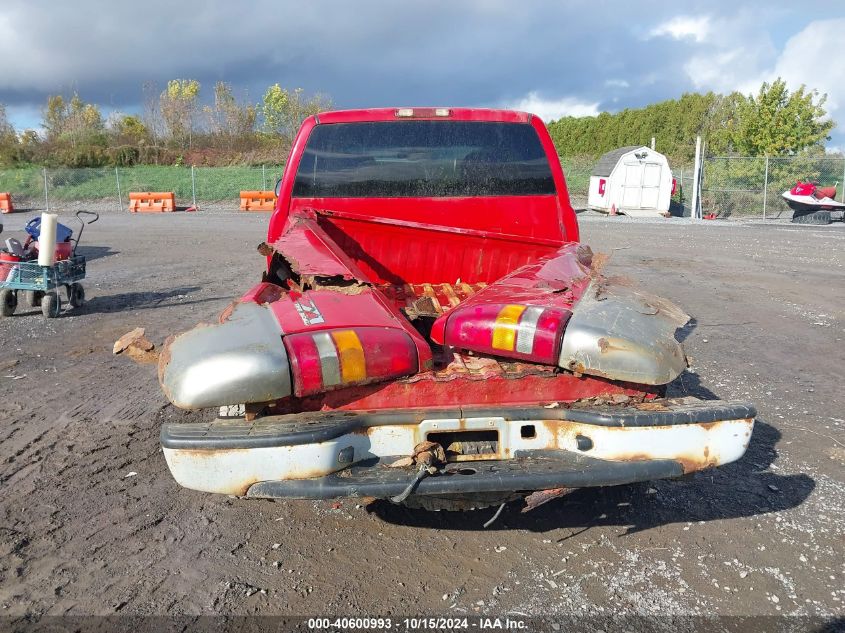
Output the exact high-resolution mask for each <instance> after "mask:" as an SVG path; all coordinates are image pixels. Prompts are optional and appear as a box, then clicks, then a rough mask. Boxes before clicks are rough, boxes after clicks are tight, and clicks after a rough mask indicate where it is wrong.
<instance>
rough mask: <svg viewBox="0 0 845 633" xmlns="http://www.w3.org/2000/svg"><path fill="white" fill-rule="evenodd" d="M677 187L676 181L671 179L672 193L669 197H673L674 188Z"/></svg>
mask: <svg viewBox="0 0 845 633" xmlns="http://www.w3.org/2000/svg"><path fill="white" fill-rule="evenodd" d="M677 186H678V181H677V180H675V179H674V178H672V193H671V194H669V195H672V196H674V195H675V188H676V187H677Z"/></svg>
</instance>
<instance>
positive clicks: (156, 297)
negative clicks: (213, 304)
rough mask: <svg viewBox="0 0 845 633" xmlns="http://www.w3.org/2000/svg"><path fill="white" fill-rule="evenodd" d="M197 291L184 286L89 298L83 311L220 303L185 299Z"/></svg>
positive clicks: (217, 298) (101, 311)
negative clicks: (181, 298) (182, 298)
mask: <svg viewBox="0 0 845 633" xmlns="http://www.w3.org/2000/svg"><path fill="white" fill-rule="evenodd" d="M198 290H200V287H199V286H185V287H182V288H172V289H171V290H165V291H154V292H124V293H122V294H116V295H103V296H99V297H91V298H90V299H89V300H88V301H87V302H86V303H85V306H84V308H83V310H84V311H85V312H86V313H89V314H90V313H107V312H119V311H121V310H127V309H130V310H150V309H152V308H159V307H162V306H167V305H176V304H178V305H191V304H195V303H207V302H209V301H220V297H206V298H204V299H188V298H187V296H188V295H190V294H191V293H192V292H197V291H198ZM179 297H184V298H185V300H179ZM174 299H175V300H174ZM172 300H173V301H172Z"/></svg>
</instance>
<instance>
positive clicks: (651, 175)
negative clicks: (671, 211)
mask: <svg viewBox="0 0 845 633" xmlns="http://www.w3.org/2000/svg"><path fill="white" fill-rule="evenodd" d="M662 173H663V166H662V165H661V164H660V163H646V164H645V165H643V189H642V197H641V198H640V208H641V209H656V208H657V200H658V198H659V197H660V176H661V174H662Z"/></svg>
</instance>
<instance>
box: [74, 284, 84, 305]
mask: <svg viewBox="0 0 845 633" xmlns="http://www.w3.org/2000/svg"><path fill="white" fill-rule="evenodd" d="M70 305H72V306H73V307H74V308H81V307H82V306H84V305H85V288H83V287H82V284H71V285H70Z"/></svg>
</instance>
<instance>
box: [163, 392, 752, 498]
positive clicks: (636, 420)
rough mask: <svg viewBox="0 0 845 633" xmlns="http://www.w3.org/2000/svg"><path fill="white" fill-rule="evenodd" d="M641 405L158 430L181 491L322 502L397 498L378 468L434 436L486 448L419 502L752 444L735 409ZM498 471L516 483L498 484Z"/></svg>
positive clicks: (590, 478)
mask: <svg viewBox="0 0 845 633" xmlns="http://www.w3.org/2000/svg"><path fill="white" fill-rule="evenodd" d="M638 406H643V405H638ZM645 406H646V407H649V409H648V410H642V409H637V408H636V407H606V408H588V409H581V408H572V409H563V408H562V409H544V408H532V409H519V410H507V411H505V410H500V411H484V410H478V411H468V410H464V411H455V412H453V413H452V414H448V413H446V414H444V413H440V414H438V415H437V417H434V416H433V415H432V414H431V412H421V411H393V412H384V413H370V414H349V413H343V414H341V413H328V414H325V413H324V414H303V415H300V416H278V417H271V418H260V419H258V420H256V421H255V422H253V423H246V422H243V421H237V422H232V421H224V420H218V421H215V422H213V423H210V424H181V425H178V424H177V425H166V426H165V427H163V429H162V434H161V436H162V437H161V439H162V446H163V449H164V455H165V458H166V459H167V464H168V466H169V467H170V470H171V472H172V473H173V476H174V477H175V479H176V481H178V482H179V483H180V484H181V485H183V486H185V487H187V488H192V489H194V490H201V491H206V492H217V493H224V494H234V495H247V494H249V495H251V496H290V497H298V498H326V497H337V496H387V495H388V494H390V491H391V490H393V489H394V488H396V487H397V486H398V487H399V489H400V490H401V488H403V487H404V485H405V483H406V482H405V483H403V481H405V480H406V479H407V478H408V476H409V475H408V473H409V472H410V471H407V470H406V469H396V468H389V467H388V465H389V464H391V463H393V462H394V461H396V460H397V459H398V458H399V457H402V456H405V455H410V454H411V453H412V451H413V448H414V446H415V445H416V444H418V443H419V442H421V441H423V440H426V439H429V438H430V437H431V435H432V434H439V436H436V437H447V438H451V439H453V440H455V441H456V442H458V444H460V442H461V438H464V437H466V438H470V437H474V438H478V437H483V438H490V439H491V441H490V442H489V443H487V444H488V445H489V446H490V449H489V452H481V453H478V452H475V453H473V454H460V453H458V454H453V455H452V458H451V460H450V461H452V462H454V463H453V464H450V466H449V467H448V468H447V471H448V470H449V469H450V468H451V469H452V471H454V472H459V471H458V470H454V469H455V468H460V470H461V471H462V474H465V475H478V476H477V477H472V476H464V477H461V478H459V479H455V478H451V480H452V481H451V482H450V483H448V485H446V483H442V485H441V488H442V486H443V485H445V486H446V488H445V489H441V488H438V485H435V484H436V482H434V484H433V483H432V482H433V481H434V480H437V479H441V480H443V481H444V482H445V480H446V479H450V478H448V477H445V478H438V477H432V478H429V479H428V480H425V482H424V483H425V484H426V485H425V486H420V491H419V494H427V492H426V491H427V490H428V493H429V494H442V493H444V492H473V491H479V490H485V491H491V490H494V489H495V490H502V491H504V490H509V491H510V490H542V489H547V488H553V487H580V486H602V485H613V484H618V483H629V482H631V481H642V480H648V479H657V478H665V477H676V476H680V475H683V474H687V473H690V472H694V471H697V470H701V469H704V468H710V467H714V466H720V465H722V464H727V463H730V462H733V461H735V460H737V459H739V458H740V457H741V456H742V455H743V453H744V452H745V450H746V448H747V446H748V442H749V440H750V438H751V432H752V429H753V425H754V415H755V411H754V409H753V407H751V406H750V405H747V404H744V403H734V402H721V401H715V402H702V401H697V400H691V399H684V400H667V401H662V402H661V403H657V404H655V403H651V404H649V405H645ZM659 408H662V409H663V410H655V409H659ZM473 433H474V435H471V434H473ZM479 433H483V434H482V435H479ZM444 434H445V435H444ZM465 434H470V435H465ZM493 438H495V439H493ZM497 464H498V465H500V467H496V466H495V465H497ZM535 464H536V467H535ZM491 465H493V466H494V467H493V468H490V466H491ZM501 468H504V469H506V470H507V471H508V472H509V473H511V471H513V472H517V474H518V475H519V476H514V477H511V478H510V479H508V477H502V474H501V472H500V471H501ZM341 471H342V472H341ZM464 471H465V472H464ZM470 471H474V472H470ZM488 471H489V472H488ZM485 473H486V474H485ZM492 473H498V475H495V476H494V475H493V474H492ZM511 474H512V473H511ZM412 475H413V473H411V476H412ZM361 477H363V479H361ZM482 480H483V481H482ZM344 481H345V483H344ZM362 481H363V483H362ZM367 482H369V484H373V485H371V486H370V488H368V487H367V485H369V484H368V483H367ZM365 484H367V485H365ZM375 484H378V485H375ZM391 486H392V487H391ZM511 486H513V487H511Z"/></svg>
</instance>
